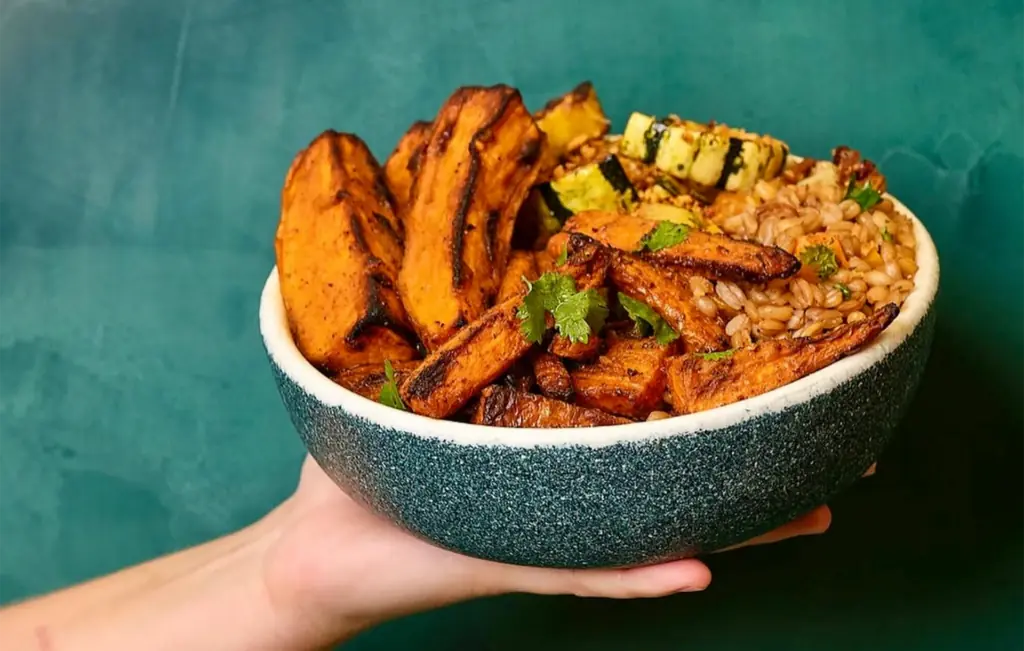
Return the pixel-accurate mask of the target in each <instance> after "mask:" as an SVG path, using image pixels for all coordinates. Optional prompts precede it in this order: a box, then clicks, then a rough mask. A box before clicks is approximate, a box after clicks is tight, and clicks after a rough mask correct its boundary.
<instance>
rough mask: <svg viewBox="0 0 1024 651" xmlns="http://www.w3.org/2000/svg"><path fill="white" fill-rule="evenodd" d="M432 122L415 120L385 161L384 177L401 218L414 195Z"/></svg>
mask: <svg viewBox="0 0 1024 651" xmlns="http://www.w3.org/2000/svg"><path fill="white" fill-rule="evenodd" d="M431 126H432V125H431V124H430V122H423V121H420V122H414V123H413V125H412V126H411V127H409V130H408V131H406V132H405V134H404V135H403V136H402V139H401V140H399V141H398V145H397V146H396V147H395V150H394V151H393V152H391V155H390V156H389V157H388V160H387V162H385V163H384V178H385V180H386V181H387V185H388V189H389V190H390V191H391V197H392V201H393V203H394V209H395V214H396V215H398V217H399V218H402V217H403V216H404V215H405V211H406V210H407V209H408V207H409V199H410V198H411V196H412V187H413V181H414V180H415V178H416V173H417V172H418V171H419V167H420V156H421V155H422V154H423V148H424V146H426V144H427V140H428V139H429V138H430V128H431Z"/></svg>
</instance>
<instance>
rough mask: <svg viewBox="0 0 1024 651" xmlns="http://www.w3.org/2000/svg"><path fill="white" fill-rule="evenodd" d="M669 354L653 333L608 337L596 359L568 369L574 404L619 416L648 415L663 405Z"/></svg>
mask: <svg viewBox="0 0 1024 651" xmlns="http://www.w3.org/2000/svg"><path fill="white" fill-rule="evenodd" d="M668 355H669V348H668V347H667V346H662V345H661V344H659V343H658V342H656V341H655V340H654V338H653V337H647V338H644V339H628V338H613V339H611V340H609V343H608V350H607V351H605V353H604V354H603V355H601V356H600V357H598V358H597V361H596V362H594V363H593V364H587V365H585V366H581V367H580V368H578V369H576V370H575V371H573V372H572V373H571V376H572V386H573V390H574V392H575V394H576V404H578V405H581V406H583V407H593V408H595V409H600V410H601V411H606V412H608V413H611V414H618V415H619V416H629V417H632V418H642V417H645V416H647V415H648V414H649V413H651V412H652V411H654V410H655V409H657V408H659V407H660V406H661V405H662V402H663V396H664V394H665V371H664V368H663V366H664V362H665V360H666V359H667V358H668Z"/></svg>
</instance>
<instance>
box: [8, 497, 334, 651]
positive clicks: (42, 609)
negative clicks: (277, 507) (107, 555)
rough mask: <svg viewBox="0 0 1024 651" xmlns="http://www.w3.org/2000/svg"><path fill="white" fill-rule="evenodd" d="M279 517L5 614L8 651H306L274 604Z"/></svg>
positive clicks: (310, 645)
mask: <svg viewBox="0 0 1024 651" xmlns="http://www.w3.org/2000/svg"><path fill="white" fill-rule="evenodd" d="M274 520H275V515H274V514H272V515H271V516H269V517H268V518H267V519H266V520H265V521H261V522H260V523H257V524H256V525H253V526H251V527H248V528H246V529H244V530H242V531H239V532H237V533H234V534H231V535H230V536H226V537H224V538H220V539H218V540H215V541H212V542H210V543H207V544H205V545H201V546H199V547H194V548H191V549H188V550H185V551H182V552H178V553H176V554H173V555H170V556H167V557H164V558H160V559H157V560H154V561H150V562H148V563H144V564H142V565H139V566H136V567H133V568H129V569H127V570H123V571H121V572H118V573H117V574H114V575H111V576H109V577H105V578H103V579H99V580H96V581H93V582H90V583H87V584H84V585H82V586H78V587H75V588H71V589H69V590H66V591H63V592H58V593H55V594H53V595H48V596H45V597H41V598H38V599H34V600H31V601H28V602H25V603H22V604H19V605H17V606H14V607H11V608H8V609H6V610H4V611H2V612H0V641H2V644H0V646H3V647H4V648H8V645H10V648H19V649H20V648H25V649H39V650H40V651H64V650H65V649H68V650H71V649H75V650H77V649H103V650H104V651H121V650H122V649H123V650H125V651H128V650H132V651H134V650H136V649H142V648H145V649H154V650H163V649H167V650H168V651H171V650H174V651H178V650H180V649H190V650H195V651H205V650H207V649H209V650H211V651H212V650H214V649H216V650H218V651H220V650H224V651H232V650H234V649H238V650H242V649H245V650H246V651H248V650H254V651H256V650H261V649H275V650H289V651H306V650H307V649H315V648H317V647H318V646H319V644H320V641H319V640H313V639H304V636H303V634H302V631H301V630H295V629H296V623H297V622H295V621H294V618H293V617H292V615H293V613H292V612H291V611H290V609H289V608H288V607H287V606H286V605H282V604H276V603H274V598H273V595H272V594H271V593H270V592H269V590H268V587H267V585H266V582H265V579H264V577H265V572H264V559H265V555H266V551H267V549H268V547H269V546H270V545H271V544H273V541H274V539H275V537H276V531H275V526H274V524H275V523H274Z"/></svg>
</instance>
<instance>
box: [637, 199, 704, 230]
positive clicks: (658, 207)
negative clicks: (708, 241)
mask: <svg viewBox="0 0 1024 651" xmlns="http://www.w3.org/2000/svg"><path fill="white" fill-rule="evenodd" d="M633 212H634V214H635V215H637V216H639V217H643V218H644V219H650V220H653V221H666V222H672V223H673V224H683V225H684V226H687V227H689V228H693V229H697V230H701V231H706V232H708V233H711V234H713V235H721V233H722V229H721V228H719V227H718V226H716V225H715V223H714V222H713V221H711V220H710V219H703V218H702V217H700V216H699V215H698V214H697V213H695V212H694V211H693V210H687V209H686V208H680V207H678V206H673V205H671V204H667V203H642V204H640V205H639V206H637V208H636V210H635V211H633Z"/></svg>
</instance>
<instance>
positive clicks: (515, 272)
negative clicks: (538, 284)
mask: <svg viewBox="0 0 1024 651" xmlns="http://www.w3.org/2000/svg"><path fill="white" fill-rule="evenodd" d="M538 276H540V274H539V273H537V261H536V259H535V258H534V255H533V252H532V251H513V252H512V254H511V255H510V256H509V258H508V266H506V267H505V277H504V278H502V279H501V287H499V288H498V297H497V299H496V300H497V302H499V303H500V302H501V301H504V300H506V299H509V298H512V297H513V296H523V295H525V294H526V283H524V282H523V279H524V278H525V279H526V280H527V281H534V280H536V279H537V277H538Z"/></svg>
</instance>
